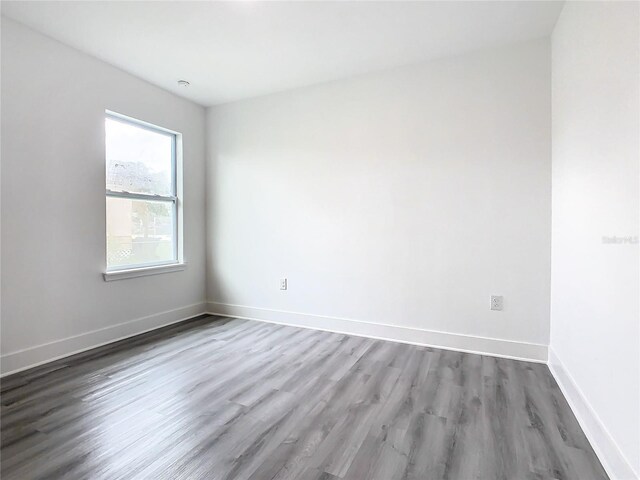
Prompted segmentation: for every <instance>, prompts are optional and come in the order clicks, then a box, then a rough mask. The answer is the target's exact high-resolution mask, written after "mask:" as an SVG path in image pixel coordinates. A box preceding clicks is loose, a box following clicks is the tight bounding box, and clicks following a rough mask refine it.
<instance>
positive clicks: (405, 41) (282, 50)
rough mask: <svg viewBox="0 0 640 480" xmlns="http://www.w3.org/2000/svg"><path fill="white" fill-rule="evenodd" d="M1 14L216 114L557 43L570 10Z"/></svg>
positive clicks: (164, 8) (331, 8)
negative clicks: (227, 107)
mask: <svg viewBox="0 0 640 480" xmlns="http://www.w3.org/2000/svg"><path fill="white" fill-rule="evenodd" d="M1 5H2V6H1V8H2V14H3V15H5V16H7V17H9V18H12V19H14V20H17V21H18V22H21V23H23V24H25V25H27V26H29V27H31V28H33V29H35V30H38V31H40V32H42V33H44V34H46V35H48V36H50V37H53V38H55V39H57V40H60V41H61V42H64V43H66V44H68V45H71V46H73V47H75V48H77V49H79V50H82V51H84V52H86V53H89V54H91V55H93V56H95V57H97V58H100V59H102V60H104V61H106V62H108V63H111V64H113V65H116V66H117V67H119V68H121V69H123V70H125V71H128V72H130V73H132V74H134V75H137V76H138V77H141V78H143V79H145V80H147V81H149V82H151V83H153V84H155V85H158V86H160V87H162V88H165V89H167V90H170V91H172V92H175V93H177V94H178V95H181V96H183V97H186V98H189V99H191V100H194V101H195V102H197V103H200V104H202V105H205V106H210V105H215V104H219V103H225V102H230V101H234V100H239V99H242V98H247V97H253V96H258V95H263V94H267V93H273V92H277V91H282V90H287V89H290V88H295V87H300V86H304V85H310V84H314V83H319V82H324V81H329V80H335V79H339V78H345V77H350V76H354V75H358V74H362V73H365V72H370V71H375V70H382V69H386V68H391V67H395V66H400V65H406V64H410V63H416V62H420V61H424V60H429V59H434V58H440V57H445V56H450V55H455V54H459V53H463V52H466V51H470V50H476V49H480V48H484V47H490V46H496V45H501V44H506V43H511V42H518V41H523V40H527V39H532V38H537V37H543V36H547V35H549V34H550V33H551V31H552V29H553V26H554V25H555V22H556V20H557V18H558V15H559V14H560V10H561V9H562V2H551V1H496V2H493V1H471V2H454V1H446V2H403V1H390V2H366V1H344V2H328V1H327V2H294V1H288V2H276V1H272V2H259V1H233V2H188V1H172V2H155V1H150V2H129V1H120V2H117V1H111V2H103V1H82V2H28V1H3V2H2V4H1ZM179 79H186V80H188V81H189V82H191V86H190V87H187V88H185V87H180V86H178V84H177V81H178V80H179Z"/></svg>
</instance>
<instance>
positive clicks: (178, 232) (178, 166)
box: [102, 110, 187, 282]
mask: <svg viewBox="0 0 640 480" xmlns="http://www.w3.org/2000/svg"><path fill="white" fill-rule="evenodd" d="M105 116H106V118H113V119H115V120H119V121H121V122H124V123H130V124H132V125H135V126H138V127H142V128H148V129H149V130H152V131H157V132H161V133H166V134H167V135H171V136H173V142H172V143H173V145H172V148H173V152H172V157H173V158H172V170H173V178H172V180H173V195H152V194H145V193H131V192H126V191H122V192H118V191H113V190H109V189H106V196H105V198H106V197H109V196H111V197H117V198H131V199H140V200H156V201H164V202H167V203H172V204H173V208H174V212H175V225H174V229H175V231H174V235H175V240H176V242H175V243H176V251H175V258H174V260H171V261H169V262H164V263H157V264H150V265H124V266H120V267H115V268H105V271H104V272H103V274H102V276H103V278H104V281H105V282H111V281H113V280H124V279H127V278H136V277H145V276H148V275H157V274H161V273H170V272H179V271H182V270H184V269H186V267H187V264H186V263H185V261H184V256H183V245H184V239H183V225H182V218H183V212H182V134H181V133H178V132H175V131H173V130H169V129H167V128H163V127H159V126H157V125H154V124H152V123H148V122H145V121H142V120H138V119H136V118H133V117H128V116H126V115H123V114H121V113H117V112H114V111H111V110H105ZM105 165H106V158H105ZM105 240H106V238H105ZM105 253H106V245H105ZM105 261H106V258H105Z"/></svg>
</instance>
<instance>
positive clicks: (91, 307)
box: [1, 18, 205, 372]
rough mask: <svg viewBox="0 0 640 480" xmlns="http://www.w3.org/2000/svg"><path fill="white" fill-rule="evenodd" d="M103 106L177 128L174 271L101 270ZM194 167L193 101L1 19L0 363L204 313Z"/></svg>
mask: <svg viewBox="0 0 640 480" xmlns="http://www.w3.org/2000/svg"><path fill="white" fill-rule="evenodd" d="M105 109H110V110H114V111H116V112H120V113H123V114H126V115H130V116H132V117H136V118H140V119H143V120H145V121H148V122H151V123H154V124H157V125H161V126H163V127H167V128H170V129H173V130H176V131H178V132H181V133H182V134H183V140H184V187H185V192H186V193H185V198H184V206H185V218H184V232H185V233H184V239H185V247H184V255H185V260H186V261H187V262H188V263H189V266H188V268H187V270H186V271H184V272H178V273H170V274H164V275H156V276H153V277H144V278H136V279H129V280H122V281H116V282H108V283H107V282H104V280H103V278H102V272H103V271H104V269H105V213H104V212H105V197H104V190H105V167H104V111H105ZM204 170H205V168H204V109H203V108H202V107H200V106H197V105H195V104H193V103H191V102H188V101H186V100H183V99H180V98H178V97H176V96H173V95H171V94H169V93H167V92H165V91H163V90H160V89H158V88H156V87H153V86H151V85H149V84H148V83H145V82H143V81H141V80H139V79H137V78H135V77H132V76H131V75H129V74H126V73H124V72H122V71H120V70H118V69H116V68H114V67H112V66H109V65H107V64H105V63H103V62H101V61H98V60H95V59H93V58H91V57H89V56H87V55H85V54H82V53H79V52H78V51H76V50H73V49H71V48H69V47H66V46H64V45H62V44H60V43H57V42H55V41H53V40H50V39H48V38H46V37H43V36H41V35H39V34H36V33H35V32H33V31H31V30H28V29H26V28H24V27H22V26H20V25H18V24H16V23H14V22H12V21H10V20H6V19H4V18H3V19H2V344H1V349H2V371H3V372H8V371H12V370H15V369H18V368H22V367H25V366H27V365H30V364H33V363H36V362H40V361H43V360H48V359H51V358H53V357H56V356H58V355H63V354H67V353H70V352H72V351H75V350H79V349H82V348H87V347H89V346H94V345H96V344H98V343H102V342H107V341H111V340H114V339H116V338H118V337H121V336H124V335H130V334H132V333H138V332H140V331H142V330H145V329H149V328H153V327H156V326H158V325H161V324H164V323H167V322H170V321H174V320H178V319H180V318H184V317H188V316H191V315H194V314H197V313H200V312H202V311H203V310H204V303H203V302H204V298H205V292H204V285H205V271H204V252H205V247H204V236H205V228H204V222H205V215H204V207H205V202H204V188H205V185H204ZM132 320H138V321H134V322H131V321H132ZM123 322H125V323H124V324H123Z"/></svg>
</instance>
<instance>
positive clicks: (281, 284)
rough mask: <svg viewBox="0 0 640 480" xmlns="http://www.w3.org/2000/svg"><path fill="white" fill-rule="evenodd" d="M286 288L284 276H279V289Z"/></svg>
mask: <svg viewBox="0 0 640 480" xmlns="http://www.w3.org/2000/svg"><path fill="white" fill-rule="evenodd" d="M286 289H287V279H286V278H281V279H280V290H286Z"/></svg>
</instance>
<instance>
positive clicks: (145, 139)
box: [105, 118, 174, 195]
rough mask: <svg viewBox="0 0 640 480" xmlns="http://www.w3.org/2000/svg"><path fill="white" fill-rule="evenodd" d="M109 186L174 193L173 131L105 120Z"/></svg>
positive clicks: (139, 191) (123, 189)
mask: <svg viewBox="0 0 640 480" xmlns="http://www.w3.org/2000/svg"><path fill="white" fill-rule="evenodd" d="M105 138H106V157H107V189H109V190H113V191H117V192H121V191H127V192H134V193H150V194H154V195H172V194H173V181H172V178H171V177H172V170H173V169H172V157H173V138H174V137H173V135H170V134H164V133H160V132H155V131H153V130H149V129H147V128H144V127H140V126H136V125H134V124H131V123H126V122H121V121H118V120H114V119H113V118H107V119H106V120H105Z"/></svg>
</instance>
